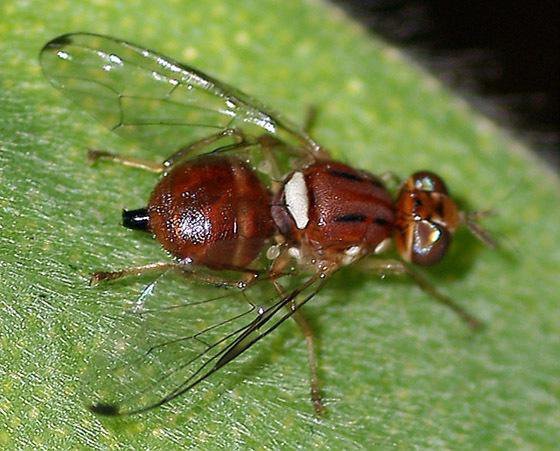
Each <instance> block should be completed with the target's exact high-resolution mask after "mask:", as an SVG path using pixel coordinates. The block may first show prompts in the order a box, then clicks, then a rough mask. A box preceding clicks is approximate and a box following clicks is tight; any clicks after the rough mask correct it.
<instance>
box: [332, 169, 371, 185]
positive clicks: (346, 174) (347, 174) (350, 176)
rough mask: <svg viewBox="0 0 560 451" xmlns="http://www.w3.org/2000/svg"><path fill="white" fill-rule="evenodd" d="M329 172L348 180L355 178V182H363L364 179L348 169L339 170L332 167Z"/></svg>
mask: <svg viewBox="0 0 560 451" xmlns="http://www.w3.org/2000/svg"><path fill="white" fill-rule="evenodd" d="M329 174H330V175H333V176H335V177H341V178H344V179H346V180H354V181H355V182H361V181H362V180H363V179H362V178H361V177H359V176H357V175H356V174H352V173H350V172H346V171H338V170H336V169H330V170H329Z"/></svg>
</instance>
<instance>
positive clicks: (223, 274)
mask: <svg viewBox="0 0 560 451" xmlns="http://www.w3.org/2000/svg"><path fill="white" fill-rule="evenodd" d="M40 60H41V65H42V67H43V71H44V74H45V76H46V77H47V78H48V80H49V81H50V82H51V83H52V84H53V85H54V86H55V87H56V88H58V89H60V90H61V91H62V92H63V93H64V94H66V95H68V96H69V97H70V98H71V99H72V100H73V101H74V102H76V103H77V104H78V105H79V106H81V107H82V108H84V109H85V110H87V111H88V112H89V113H91V114H92V115H93V116H95V117H96V118H97V119H98V120H99V121H100V122H101V123H103V124H104V125H105V126H106V127H107V128H109V129H110V130H112V131H114V132H115V133H117V134H119V135H122V136H123V137H125V138H128V139H130V140H132V141H134V142H136V143H137V144H138V145H139V146H141V147H143V148H145V149H148V150H150V151H157V152H158V153H164V154H167V155H169V156H168V157H167V158H166V159H165V160H164V161H163V162H161V163H158V162H155V161H148V160H142V159H136V158H130V157H126V156H122V155H118V154H114V153H111V152H107V151H99V150H90V152H89V158H90V159H91V160H92V161H96V160H108V161H112V162H115V163H120V164H123V165H126V166H131V167H135V168H140V169H144V170H148V171H151V172H154V173H158V174H160V175H161V177H160V179H159V181H158V183H157V184H156V187H155V188H154V190H153V192H152V194H151V196H150V198H149V199H148V201H147V204H146V205H145V206H142V207H140V208H137V209H134V210H125V211H123V214H122V217H123V225H124V226H125V227H127V228H130V229H136V230H140V231H143V232H146V233H149V234H151V235H153V236H154V237H155V239H156V240H157V241H158V242H159V243H160V244H161V246H162V247H163V248H164V249H165V250H166V251H167V252H168V254H169V255H170V256H171V258H170V260H169V261H162V262H154V263H151V264H148V265H144V266H137V267H132V268H125V269H121V270H117V271H99V272H96V273H94V274H93V276H92V278H91V282H92V284H97V283H99V282H103V281H108V280H115V279H120V278H123V277H129V276H131V277H132V276H139V275H141V274H144V273H153V274H156V275H157V278H156V280H155V281H154V282H152V283H151V284H150V285H148V288H147V289H145V290H144V292H143V293H142V295H141V297H140V298H139V300H138V301H137V302H136V303H135V304H134V309H133V310H134V311H133V313H134V318H135V319H138V323H139V325H140V326H141V327H143V328H144V329H143V332H142V333H141V334H139V333H138V332H131V333H124V332H123V334H122V336H121V337H120V339H119V340H116V341H115V343H116V344H115V346H113V347H111V346H108V347H107V349H106V352H107V354H108V356H109V357H108V359H107V360H108V361H109V362H110V363H112V364H114V366H115V368H114V369H113V371H111V372H110V374H108V375H107V378H108V380H109V382H108V383H107V387H108V388H107V389H106V390H105V392H101V395H99V396H100V398H99V399H97V400H95V401H94V402H93V403H92V404H91V405H90V410H91V411H93V412H95V413H97V414H102V415H111V416H115V415H129V414H134V413H140V412H144V411H147V410H150V409H153V408H155V407H158V406H161V405H164V404H166V403H168V402H170V401H172V400H174V399H176V398H177V397H179V396H181V395H183V394H185V393H186V392H188V391H189V390H191V389H192V388H193V387H195V386H197V385H198V384H199V383H200V382H202V381H204V380H206V379H207V378H208V377H209V376H210V375H212V374H213V373H215V372H217V371H218V370H220V369H222V368H223V367H224V366H225V365H227V364H228V363H229V362H231V361H232V360H234V359H236V358H237V357H239V356H240V355H242V354H243V353H244V352H245V351H246V350H248V349H249V348H251V347H252V346H253V345H254V344H255V343H257V342H258V341H259V340H261V338H263V337H265V336H266V335H268V334H269V333H271V332H272V331H274V330H275V329H276V328H277V327H278V326H280V325H281V324H282V323H283V322H284V320H286V319H287V318H294V319H295V320H296V322H297V324H298V325H299V326H300V328H301V329H302V331H303V333H304V336H305V338H306V341H307V348H308V357H309V364H310V371H311V399H312V403H313V406H314V409H315V411H316V412H317V413H321V412H322V411H323V403H322V400H321V395H320V390H319V381H318V377H317V367H316V359H315V353H314V341H313V333H312V330H311V328H310V326H309V324H308V322H307V320H306V319H305V317H304V316H303V314H302V311H301V307H302V306H303V305H304V304H305V303H307V302H308V301H309V300H311V299H312V298H313V297H314V296H315V295H316V294H317V292H318V291H319V290H320V289H321V288H322V287H323V285H324V284H325V283H326V281H327V280H328V279H329V278H330V277H331V276H332V275H333V274H334V273H335V272H336V271H337V270H338V269H339V268H341V267H343V266H346V265H350V264H354V263H358V262H359V264H360V265H361V267H362V268H365V269H366V270H368V271H370V272H371V273H373V274H387V273H395V274H405V275H408V276H410V278H411V279H412V280H413V281H414V282H415V283H416V284H417V285H418V286H419V287H420V288H422V289H423V290H424V291H426V292H427V293H428V294H429V295H431V297H432V298H434V299H435V300H436V301H438V302H440V303H441V304H444V305H446V306H447V307H450V308H451V309H452V310H454V311H455V312H456V313H457V314H458V315H459V317H460V318H461V319H463V320H464V321H465V322H466V323H467V325H469V326H470V327H472V328H477V327H479V326H480V325H481V323H480V321H479V320H478V319H476V318H475V317H474V316H472V315H471V314H469V313H468V312H466V311H465V310H464V309H463V308H462V307H460V306H459V305H458V304H456V303H455V302H453V301H452V300H451V299H450V298H449V297H447V296H446V295H444V294H443V293H441V292H439V291H438V290H437V289H436V288H435V287H434V286H433V285H431V284H430V283H429V282H428V281H427V280H426V279H425V278H424V277H423V276H421V275H420V274H419V273H418V272H416V270H414V269H413V266H414V265H433V264H435V263H437V262H439V261H440V260H441V259H442V258H443V256H444V255H445V254H446V252H447V250H448V248H449V246H450V243H451V240H452V237H453V233H454V232H455V230H456V229H457V228H458V227H459V226H462V225H464V226H466V227H467V228H468V229H469V230H471V232H472V233H473V234H474V235H475V236H476V237H478V238H480V239H481V240H482V241H484V242H485V243H486V244H488V245H490V246H493V241H492V240H491V238H490V237H489V236H488V234H487V233H486V232H485V231H484V230H483V229H482V228H481V226H480V225H479V224H478V222H477V220H478V219H479V218H480V217H481V216H483V213H476V212H472V213H466V212H462V211H460V210H459V208H458V207H457V205H456V203H455V202H454V200H453V198H452V197H451V195H450V194H449V192H448V189H447V187H446V185H445V183H444V182H443V180H442V179H441V178H440V177H439V176H438V175H436V174H434V173H432V172H429V171H420V172H416V173H414V174H413V175H411V176H410V177H409V178H408V179H406V180H405V181H404V182H403V183H401V185H400V188H399V189H398V191H397V192H396V193H395V195H392V194H391V193H390V192H389V190H388V189H387V188H386V186H385V183H384V180H383V179H382V178H380V177H377V176H375V175H373V174H371V173H369V172H367V171H364V170H359V169H356V168H354V167H351V166H349V165H346V164H343V163H341V162H337V161H334V160H332V159H331V158H330V156H329V153H328V152H327V150H326V149H325V148H324V147H323V146H321V145H320V144H319V143H317V142H316V141H315V140H314V139H313V138H311V137H310V135H309V134H308V132H307V130H302V129H300V128H299V127H297V126H295V125H292V124H291V123H290V122H289V121H287V120H285V119H282V118H280V117H279V116H278V115H276V114H273V113H272V112H270V111H268V110H267V109H266V108H265V107H264V106H262V105H261V104H260V103H258V102H257V101H255V100H253V99H252V98H250V97H249V96H247V95H245V94H243V93H242V92H240V91H238V90H237V89H234V88H232V87H230V86H228V85H226V84H224V83H221V82H219V81H218V80H216V79H214V78H212V77H210V76H208V75H206V74H204V73H202V72H200V71H198V70H196V69H194V68H192V67H189V66H187V65H184V64H181V63H178V62H176V61H174V60H173V59H171V58H168V57H166V56H163V55H160V54H158V53H156V52H154V51H151V50H148V49H145V48H142V47H139V46H136V45H134V44H131V43H129V42H126V41H122V40H119V39H115V38H112V37H108V36H101V35H96V34H89V33H76V34H66V35H63V36H60V37H57V38H55V39H53V40H52V41H50V42H48V43H47V44H46V45H45V46H44V48H43V49H42V51H41V55H40ZM310 122H311V121H310ZM391 242H394V243H395V247H396V250H397V253H398V255H399V256H400V258H391V257H381V255H383V254H385V253H386V252H387V250H388V249H389V248H390V246H389V244H390V243H391ZM169 274H174V275H175V276H178V277H180V278H181V279H182V280H183V281H185V282H186V283H188V285H189V298H188V299H187V300H181V301H179V302H171V303H169V302H168V301H167V302H166V303H164V304H163V305H154V306H153V307H152V306H151V305H147V304H149V302H148V301H149V299H151V298H153V297H154V296H155V295H154V292H155V291H157V287H156V286H157V285H158V283H159V281H160V278H162V277H163V276H165V275H169ZM159 285H161V284H159ZM226 308H230V309H235V310H236V312H235V313H230V315H229V316H228V317H227V319H223V318H222V319H218V318H220V315H221V313H220V312H222V311H223V310H224V309H226ZM185 312H188V313H185ZM173 324H174V325H175V326H176V327H172V325H173ZM156 330H165V331H166V332H165V333H163V334H161V335H158V334H156V333H154V331H156ZM170 331H175V332H170ZM136 339H138V343H139V345H140V346H141V345H143V349H141V350H139V349H138V348H139V345H135V346H133V341H134V340H136ZM133 348H134V349H133ZM128 351H130V352H131V353H137V355H136V357H135V358H132V357H130V356H129V355H128V354H127V352H128ZM131 361H134V362H135V366H134V367H132V366H130V363H131ZM131 368H134V370H131Z"/></svg>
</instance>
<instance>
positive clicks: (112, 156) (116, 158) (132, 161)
mask: <svg viewBox="0 0 560 451" xmlns="http://www.w3.org/2000/svg"><path fill="white" fill-rule="evenodd" d="M87 158H88V160H89V161H90V162H91V163H95V162H96V161H97V160H109V161H113V162H115V163H120V164H122V165H124V166H129V167H132V168H138V169H144V170H146V171H150V172H155V173H160V172H163V170H164V169H165V167H164V166H163V165H162V164H160V163H155V162H153V161H149V160H141V159H138V158H129V157H123V156H122V155H119V154H116V153H113V152H107V151H105V150H95V149H89V150H88V154H87Z"/></svg>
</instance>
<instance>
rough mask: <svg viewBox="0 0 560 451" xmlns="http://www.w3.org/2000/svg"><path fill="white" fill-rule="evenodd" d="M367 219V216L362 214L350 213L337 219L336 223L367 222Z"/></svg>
mask: <svg viewBox="0 0 560 451" xmlns="http://www.w3.org/2000/svg"><path fill="white" fill-rule="evenodd" d="M366 219H367V216H366V215H362V214H361V213H349V214H347V215H342V216H339V217H338V218H336V219H335V222H365V220H366Z"/></svg>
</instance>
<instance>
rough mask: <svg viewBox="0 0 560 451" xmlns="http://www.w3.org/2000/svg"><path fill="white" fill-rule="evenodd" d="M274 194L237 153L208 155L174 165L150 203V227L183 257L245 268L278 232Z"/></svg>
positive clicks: (206, 263)
mask: <svg viewBox="0 0 560 451" xmlns="http://www.w3.org/2000/svg"><path fill="white" fill-rule="evenodd" d="M270 204H271V198H270V193H269V191H268V190H267V189H266V187H265V186H264V184H263V183H262V182H261V181H260V180H259V178H258V177H257V176H256V175H255V173H254V172H253V171H252V170H251V168H250V167H249V166H247V165H246V164H245V163H243V162H242V161H241V160H239V159H237V158H234V157H215V156H205V157H201V158H198V159H195V160H191V161H187V162H185V163H183V164H180V165H178V166H176V167H174V168H173V169H172V170H171V171H170V172H169V173H168V174H166V175H165V176H164V177H163V178H162V179H161V181H160V182H159V183H158V185H157V186H156V188H155V189H154V191H153V193H152V196H151V198H150V202H149V204H148V213H149V218H150V229H151V231H152V232H153V233H154V235H155V237H156V238H157V240H158V241H159V242H160V243H161V244H162V246H163V247H164V249H166V250H167V251H168V252H170V253H171V254H172V255H173V256H175V257H176V258H178V259H180V260H187V261H189V260H190V261H192V262H193V263H195V264H200V265H205V266H208V267H210V268H244V267H247V266H248V265H249V264H250V263H251V262H252V261H253V260H254V259H255V258H256V257H257V256H258V255H259V253H260V251H261V249H262V247H263V246H264V244H265V242H266V241H267V240H268V239H269V238H270V237H271V236H272V235H273V233H274V230H275V228H274V223H273V220H272V217H271V214H270Z"/></svg>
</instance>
